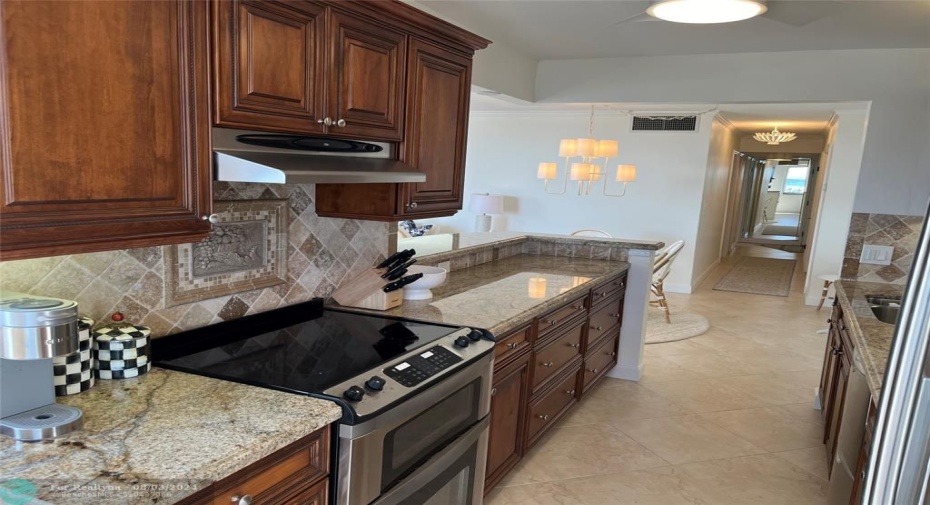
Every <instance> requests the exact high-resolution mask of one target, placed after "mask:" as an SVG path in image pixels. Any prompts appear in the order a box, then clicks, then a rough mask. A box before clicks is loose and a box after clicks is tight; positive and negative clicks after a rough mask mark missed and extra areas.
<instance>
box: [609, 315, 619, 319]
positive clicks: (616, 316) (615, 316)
mask: <svg viewBox="0 0 930 505" xmlns="http://www.w3.org/2000/svg"><path fill="white" fill-rule="evenodd" d="M610 317H612V318H614V319H620V314H611V315H610Z"/></svg>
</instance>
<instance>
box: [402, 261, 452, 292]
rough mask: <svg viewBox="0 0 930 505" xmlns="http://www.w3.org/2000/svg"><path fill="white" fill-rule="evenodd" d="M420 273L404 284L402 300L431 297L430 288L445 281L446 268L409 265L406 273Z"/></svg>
mask: <svg viewBox="0 0 930 505" xmlns="http://www.w3.org/2000/svg"><path fill="white" fill-rule="evenodd" d="M418 273H422V274H423V277H420V278H419V279H417V280H415V281H413V282H411V283H410V284H407V285H406V286H404V300H429V299H430V298H432V297H433V292H432V291H430V288H435V287H436V286H439V285H442V283H443V282H446V273H447V272H446V269H445V268H439V267H428V266H424V265H410V268H408V269H407V275H413V274H418Z"/></svg>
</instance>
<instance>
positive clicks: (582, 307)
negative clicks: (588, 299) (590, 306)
mask: <svg viewBox="0 0 930 505" xmlns="http://www.w3.org/2000/svg"><path fill="white" fill-rule="evenodd" d="M572 308H574V309H575V310H584V305H574V306H573V307H572Z"/></svg>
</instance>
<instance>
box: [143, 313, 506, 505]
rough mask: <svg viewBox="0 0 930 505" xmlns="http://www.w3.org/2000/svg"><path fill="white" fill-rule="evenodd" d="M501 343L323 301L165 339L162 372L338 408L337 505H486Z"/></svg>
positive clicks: (476, 333)
mask: <svg viewBox="0 0 930 505" xmlns="http://www.w3.org/2000/svg"><path fill="white" fill-rule="evenodd" d="M493 347H494V342H493V336H491V335H490V334H488V333H487V332H485V331H482V330H476V329H471V328H462V327H451V326H444V325H437V324H430V323H421V322H414V321H407V320H401V319H393V318H385V317H378V316H371V315H364V314H359V313H353V312H347V311H342V310H331V309H324V308H323V306H322V301H321V300H314V301H311V302H307V303H303V304H299V305H294V306H290V307H285V308H282V309H278V310H274V311H270V312H266V313H262V314H257V315H254V316H248V317H245V318H242V319H238V320H235V321H229V322H226V323H221V324H218V325H213V326H209V327H206V328H199V329H197V330H192V331H189V332H185V333H181V334H176V335H173V336H171V337H166V338H162V339H158V340H155V341H154V342H153V343H152V355H153V360H154V362H155V365H156V366H161V367H165V368H169V369H173V370H180V371H185V372H190V373H195V374H200V375H206V376H210V377H215V378H220V379H226V380H232V381H237V382H243V383H246V384H252V385H255V386H261V387H267V388H272V389H278V390H282V391H288V392H292V393H298V394H305V395H308V396H314V397H319V398H324V399H328V400H332V401H335V402H337V403H339V404H340V405H341V406H342V407H343V417H342V419H341V420H340V421H339V423H337V425H336V428H335V429H334V433H333V447H334V448H335V454H334V458H333V461H332V464H331V471H332V475H333V479H334V481H335V486H333V488H332V491H331V496H330V503H334V504H340V505H370V504H377V505H393V504H398V505H400V504H403V505H418V504H423V505H426V504H429V505H478V504H480V503H481V501H482V497H483V494H484V493H483V488H484V473H485V460H486V454H487V431H488V413H489V411H490V389H491V388H490V383H491V369H492V359H493V355H492V353H491V351H492V350H493Z"/></svg>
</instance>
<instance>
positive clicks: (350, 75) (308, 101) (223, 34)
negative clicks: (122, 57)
mask: <svg viewBox="0 0 930 505" xmlns="http://www.w3.org/2000/svg"><path fill="white" fill-rule="evenodd" d="M213 13H214V24H215V25H214V37H215V40H216V50H215V53H216V58H215V62H214V65H215V86H216V89H215V94H216V104H215V117H214V120H215V123H216V124H217V125H219V126H227V127H232V128H244V129H258V130H271V131H283V132H293V133H308V134H324V135H333V136H339V137H351V138H360V139H363V140H384V141H397V140H401V138H402V136H403V127H404V95H403V93H404V69H405V58H406V55H407V53H406V51H407V35H406V34H405V33H404V32H401V31H395V30H392V29H390V28H388V26H387V25H382V24H377V23H375V22H372V21H368V20H367V19H366V18H364V17H361V16H359V15H357V14H354V13H348V12H342V11H340V10H337V9H333V8H331V7H328V6H326V5H323V4H321V3H316V2H307V1H303V2H295V1H288V2H285V1H266V0H261V1H260V0H234V1H217V2H214V3H213Z"/></svg>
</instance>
